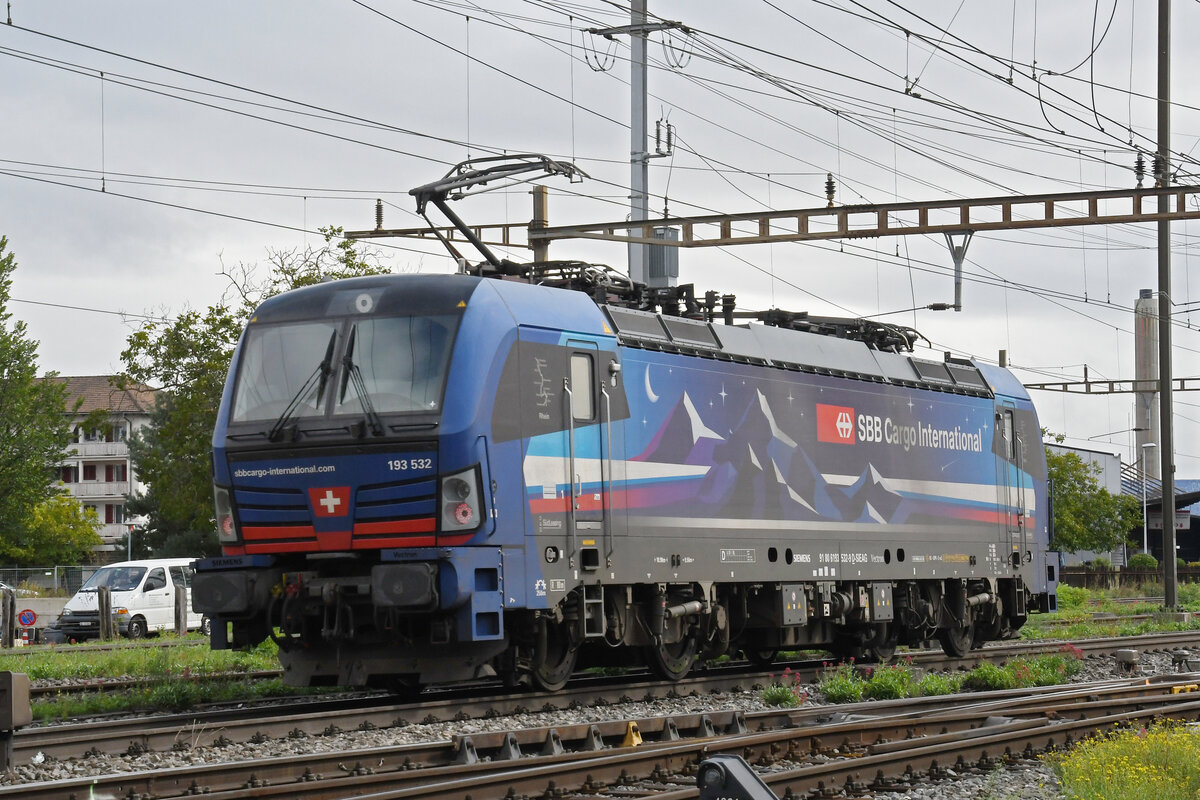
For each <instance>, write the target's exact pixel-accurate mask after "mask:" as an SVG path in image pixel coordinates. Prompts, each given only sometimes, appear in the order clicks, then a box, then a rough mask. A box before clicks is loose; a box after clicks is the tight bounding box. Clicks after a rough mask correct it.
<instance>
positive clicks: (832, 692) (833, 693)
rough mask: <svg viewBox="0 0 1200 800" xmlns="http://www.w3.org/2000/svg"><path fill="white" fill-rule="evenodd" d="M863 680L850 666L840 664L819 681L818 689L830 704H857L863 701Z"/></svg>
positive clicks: (823, 675)
mask: <svg viewBox="0 0 1200 800" xmlns="http://www.w3.org/2000/svg"><path fill="white" fill-rule="evenodd" d="M863 683H864V681H863V679H862V678H861V677H860V676H859V674H858V673H857V672H855V670H854V667H852V666H851V665H849V664H838V665H837V667H835V668H834V669H833V670H830V671H826V672H824V673H822V674H821V677H820V678H818V679H817V688H818V689H820V690H821V694H823V695H825V700H826V701H828V702H830V703H857V702H858V701H859V700H862V699H863Z"/></svg>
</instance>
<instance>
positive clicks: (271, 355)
mask: <svg viewBox="0 0 1200 800" xmlns="http://www.w3.org/2000/svg"><path fill="white" fill-rule="evenodd" d="M337 327H339V326H336V325H334V324H331V323H329V322H302V323H298V324H293V325H271V326H263V327H258V328H251V329H250V331H248V332H247V334H246V340H245V342H243V344H242V353H241V359H240V362H239V366H238V382H237V391H236V393H235V394H234V398H233V414H232V418H231V421H232V422H246V421H248V420H260V419H270V420H274V419H278V418H279V417H280V415H282V414H283V413H284V411H286V410H288V408H289V406H291V405H292V404H293V403H294V404H295V407H294V409H293V410H292V411H291V414H289V416H290V417H311V416H314V415H318V414H321V413H323V409H322V408H321V404H322V403H323V402H324V397H322V396H321V395H319V394H318V389H323V388H324V386H325V384H324V382H321V381H312V380H310V379H311V378H312V376H313V375H314V373H316V372H319V369H320V367H321V363H322V359H323V358H324V357H325V353H326V352H327V350H328V349H329V344H330V341H331V339H332V338H333V337H334V335H335V332H336V330H337Z"/></svg>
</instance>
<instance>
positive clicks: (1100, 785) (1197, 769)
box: [1046, 723, 1200, 800]
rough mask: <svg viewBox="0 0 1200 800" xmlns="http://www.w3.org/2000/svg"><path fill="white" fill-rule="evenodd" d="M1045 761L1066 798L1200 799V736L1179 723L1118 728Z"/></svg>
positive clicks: (1079, 799) (1119, 799) (1099, 799)
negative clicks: (1119, 729)
mask: <svg viewBox="0 0 1200 800" xmlns="http://www.w3.org/2000/svg"><path fill="white" fill-rule="evenodd" d="M1046 760H1047V761H1048V762H1049V763H1050V764H1051V766H1052V767H1053V768H1054V770H1055V772H1056V773H1057V774H1058V776H1059V781H1060V783H1061V785H1062V791H1063V795H1064V796H1065V797H1066V798H1067V800H1101V799H1102V800H1146V798H1153V800H1195V798H1197V797H1200V737H1197V735H1196V733H1195V732H1194V731H1190V730H1188V729H1187V728H1185V727H1182V726H1180V725H1177V724H1172V723H1161V724H1160V723H1156V724H1154V725H1152V726H1150V727H1149V728H1137V729H1130V730H1121V731H1114V732H1112V733H1110V734H1108V735H1105V736H1098V737H1095V738H1091V739H1087V740H1085V741H1083V742H1080V743H1079V744H1077V745H1075V746H1074V747H1072V748H1071V749H1070V750H1067V751H1057V752H1054V753H1051V754H1050V755H1049V756H1047V757H1046Z"/></svg>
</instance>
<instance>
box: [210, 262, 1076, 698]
mask: <svg viewBox="0 0 1200 800" xmlns="http://www.w3.org/2000/svg"><path fill="white" fill-rule="evenodd" d="M505 271H507V272H508V273H510V274H507V275H505V274H503V273H502V272H497V273H496V274H493V275H492V276H481V275H468V274H457V275H387V276H376V277H365V278H355V279H350V280H344V281H335V282H330V283H324V284H320V285H316V286H310V287H306V288H302V289H297V290H294V291H291V292H287V293H285V294H282V295H279V296H277V297H274V298H271V299H269V300H267V301H266V302H264V303H263V304H262V305H261V306H260V307H259V308H258V309H257V310H256V312H255V314H254V316H253V318H252V319H251V321H250V323H249V324H248V325H247V327H246V330H245V331H244V333H243V335H242V338H241V341H240V343H239V344H238V346H237V349H236V352H235V354H234V357H233V361H232V364H231V367H230V371H229V377H228V381H227V384H226V386H225V391H224V395H223V398H222V401H221V407H220V413H219V419H218V422H217V426H216V430H215V432H214V435H213V473H214V485H215V496H216V510H217V526H218V534H219V537H220V541H221V546H222V548H223V555H222V556H221V557H218V558H212V559H206V560H202V561H200V562H197V565H196V568H197V571H196V575H195V582H194V585H193V602H194V604H195V606H196V608H197V609H198V610H200V611H202V612H203V613H205V614H207V615H208V616H209V617H210V618H211V620H212V646H213V647H214V648H216V649H221V648H229V647H234V648H240V647H249V646H252V645H254V644H256V643H258V642H260V641H262V640H263V639H264V638H266V637H272V638H274V639H275V640H276V641H277V642H278V643H279V646H280V659H281V661H282V663H283V666H284V668H285V677H286V680H287V681H289V682H291V683H294V684H302V685H303V684H314V685H315V684H333V683H336V684H341V685H382V686H412V685H420V684H424V683H429V682H449V681H458V680H465V679H470V678H474V677H479V676H485V675H498V676H501V677H503V678H504V679H505V680H506V681H508V682H510V683H512V684H518V683H532V684H534V685H537V686H540V687H543V688H549V689H554V688H558V687H561V686H562V685H563V684H564V683H565V682H566V681H567V680H568V678H569V677H570V675H571V674H572V672H573V670H575V669H576V668H577V667H578V666H580V665H583V664H611V663H617V664H629V663H634V662H638V663H645V664H648V665H649V666H650V667H651V668H652V669H653V670H654V671H656V672H657V673H658V674H660V675H662V676H664V677H666V678H669V679H678V678H680V677H682V676H683V675H684V674H686V673H687V672H688V671H689V670H690V669H691V668H692V667H693V665H694V664H695V663H696V662H697V661H698V660H701V659H705V658H709V657H713V656H716V655H719V654H722V653H726V652H730V653H736V652H741V653H743V654H745V655H746V656H748V657H750V658H752V659H755V660H758V661H762V662H766V661H769V660H770V659H772V658H773V657H774V655H775V653H776V652H777V651H779V650H780V649H782V648H799V647H805V648H807V647H817V648H825V649H828V650H830V651H831V652H833V653H834V654H836V655H838V656H859V657H864V658H887V657H888V656H889V655H890V654H891V652H892V650H893V649H894V648H895V647H896V646H897V645H898V644H906V645H917V644H920V643H923V642H926V641H930V640H936V641H939V642H940V643H941V645H942V647H943V648H944V649H945V650H946V651H947V652H950V653H955V654H960V655H961V654H963V653H965V652H966V651H967V650H968V649H970V648H971V647H973V646H977V645H979V644H981V643H982V642H985V641H988V640H992V639H998V638H1004V637H1007V636H1010V635H1013V634H1014V632H1015V631H1016V630H1017V629H1018V628H1019V627H1020V626H1021V625H1022V624H1023V623H1024V621H1025V620H1026V617H1027V615H1028V614H1029V613H1030V612H1032V611H1036V610H1052V609H1053V608H1054V604H1055V600H1054V590H1055V585H1056V577H1057V576H1056V574H1055V571H1056V567H1057V563H1058V560H1057V554H1056V553H1052V552H1048V541H1049V521H1050V508H1049V498H1048V496H1047V483H1046V465H1045V457H1044V452H1043V450H1042V445H1041V438H1040V428H1039V425H1038V421H1037V417H1036V414H1035V412H1034V408H1033V405H1032V403H1031V402H1030V399H1029V396H1028V394H1027V393H1026V392H1025V390H1024V388H1023V387H1022V386H1021V384H1020V383H1019V382H1018V381H1017V379H1016V378H1015V377H1014V376H1013V375H1012V374H1011V373H1009V372H1008V371H1006V370H1004V369H1001V368H998V367H995V366H991V365H988V364H984V363H980V362H977V361H973V360H970V359H958V358H951V357H949V355H947V357H946V358H944V359H940V360H931V359H926V358H919V357H916V356H914V355H912V354H911V349H912V346H911V345H912V337H913V335H915V332H912V331H910V330H907V329H902V328H896V327H894V326H888V325H882V324H879V323H867V322H862V321H845V320H842V321H836V320H835V321H830V320H819V319H816V318H811V317H807V316H805V315H796V314H786V313H783V312H771V313H770V314H767V315H762V316H761V322H758V323H755V322H749V323H740V322H739V321H738V320H739V319H740V317H739V316H738V313H740V312H736V313H735V305H734V301H733V299H732V298H731V297H730V296H725V297H724V298H720V307H719V308H718V298H717V296H716V295H713V294H711V293H710V295H708V296H707V297H706V300H705V301H704V302H703V303H700V302H696V301H695V300H694V298H692V297H691V294H690V292H685V293H683V294H682V295H680V294H678V293H676V294H675V295H673V296H672V298H670V299H669V301H664V300H663V298H662V297H659V298H658V299H657V300H656V299H655V296H654V295H653V294H652V293H649V292H647V290H644V287H638V286H635V285H632V284H630V283H629V282H628V280H627V279H620V278H619V277H615V276H614V274H613V273H611V272H606V271H605V270H603V269H601V268H597V267H594V266H591V265H582V264H563V263H560V264H550V265H540V266H539V265H534V266H532V267H526V268H520V269H516V268H514V269H507V270H505ZM551 283H553V284H557V285H546V284H551ZM579 289H586V291H580V290H579ZM681 297H682V302H679V301H680V298H681ZM677 303H678V305H676V304H677ZM764 323H765V324H764Z"/></svg>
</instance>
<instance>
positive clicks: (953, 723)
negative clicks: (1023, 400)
mask: <svg viewBox="0 0 1200 800" xmlns="http://www.w3.org/2000/svg"><path fill="white" fill-rule="evenodd" d="M1197 681H1200V675H1197V674H1192V675H1187V676H1175V677H1172V678H1171V679H1170V680H1161V681H1154V682H1148V681H1146V680H1144V679H1143V680H1136V681H1135V680H1124V681H1106V682H1102V683H1097V684H1089V685H1085V686H1079V687H1071V688H1067V689H1064V688H1062V687H1047V688H1044V689H1040V690H1034V691H1029V690H1016V691H1007V692H988V693H980V694H977V695H972V696H971V697H970V698H969V699H966V701H965V702H964V698H962V697H937V698H921V699H918V700H904V701H892V702H876V703H862V704H854V705H852V706H839V707H836V708H833V707H828V706H826V707H817V708H806V709H800V710H795V711H789V712H780V711H770V712H758V713H753V714H745V715H742V714H741V713H740V712H735V711H731V712H723V713H713V714H704V715H687V716H676V717H656V718H644V719H637V720H632V719H631V720H621V721H612V722H607V723H591V724H584V725H575V726H560V727H557V728H553V729H551V728H542V729H521V730H512V731H502V732H494V733H489V734H476V735H471V736H458V737H454V738H453V739H449V740H444V741H438V742H429V743H424V744H417V745H400V746H395V747H376V748H369V749H362V750H357V751H347V752H339V753H329V754H305V755H302V756H288V757H277V758H270V759H255V760H248V761H239V762H233V763H225V764H212V765H206V766H199V767H197V766H189V767H186V768H178V769H170V770H161V771H156V772H153V773H138V774H126V775H114V776H97V777H92V778H86V779H78V780H69V781H52V782H46V783H42V784H27V785H24V786H18V787H9V788H5V789H0V798H21V799H22V800H42V798H48V797H71V796H74V797H79V798H82V797H91V796H109V797H154V798H158V799H159V800H167V799H168V798H174V797H187V796H193V795H195V794H204V795H206V796H208V797H209V798H212V800H219V799H220V800H223V798H234V797H253V798H269V797H295V798H314V799H315V798H332V797H346V796H359V797H370V798H379V800H382V799H383V798H421V800H434V799H435V798H437V799H441V798H461V797H463V796H465V795H470V796H471V797H472V798H473V800H486V798H517V797H560V796H567V795H570V796H581V797H590V796H596V795H598V794H601V793H605V794H611V793H612V792H614V791H619V794H620V795H621V796H626V797H637V796H647V795H653V796H654V797H656V798H657V800H677V799H678V800H683V798H691V797H696V796H697V791H696V789H695V786H694V783H695V773H696V769H697V768H698V767H699V765H700V764H701V763H702V762H703V761H704V760H705V759H706V758H708V757H710V756H712V755H715V754H718V753H732V754H738V755H742V756H743V757H745V758H746V759H747V760H748V761H751V762H752V763H755V764H756V765H757V766H759V767H760V768H762V769H763V770H764V774H763V779H764V780H765V781H766V782H767V783H768V785H770V786H771V787H772V789H773V790H774V791H775V792H776V794H777V795H778V796H781V797H782V796H785V793H789V792H790V793H791V795H792V796H798V797H805V796H820V795H821V794H822V793H828V792H829V791H830V790H832V789H835V788H843V787H844V788H847V789H850V790H852V792H862V791H867V790H870V789H872V788H874V789H894V788H897V787H902V786H904V785H906V784H910V783H913V782H916V781H919V780H924V779H927V778H930V777H933V778H936V777H938V776H939V775H942V774H945V772H946V770H947V769H951V768H952V769H955V770H956V771H960V772H961V771H963V770H966V769H969V768H971V767H972V766H978V767H980V768H990V767H992V766H995V765H996V764H999V763H1001V762H1003V761H1005V760H1011V759H1014V758H1018V757H1031V756H1033V755H1035V754H1037V753H1040V752H1043V751H1045V750H1046V749H1047V748H1050V747H1054V746H1061V745H1065V744H1069V743H1070V742H1071V741H1074V740H1078V739H1079V738H1081V737H1083V736H1086V735H1089V734H1091V733H1093V732H1096V731H1098V730H1102V729H1105V728H1109V727H1111V726H1112V725H1114V724H1129V723H1131V722H1136V721H1139V720H1144V719H1147V718H1150V717H1156V716H1164V715H1165V716H1171V717H1175V718H1185V719H1197V718H1200V694H1196V693H1194V691H1193V690H1196V688H1197V685H1198V684H1197ZM1180 690H1183V693H1178V692H1180ZM617 787H620V788H619V789H618V788H617Z"/></svg>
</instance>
